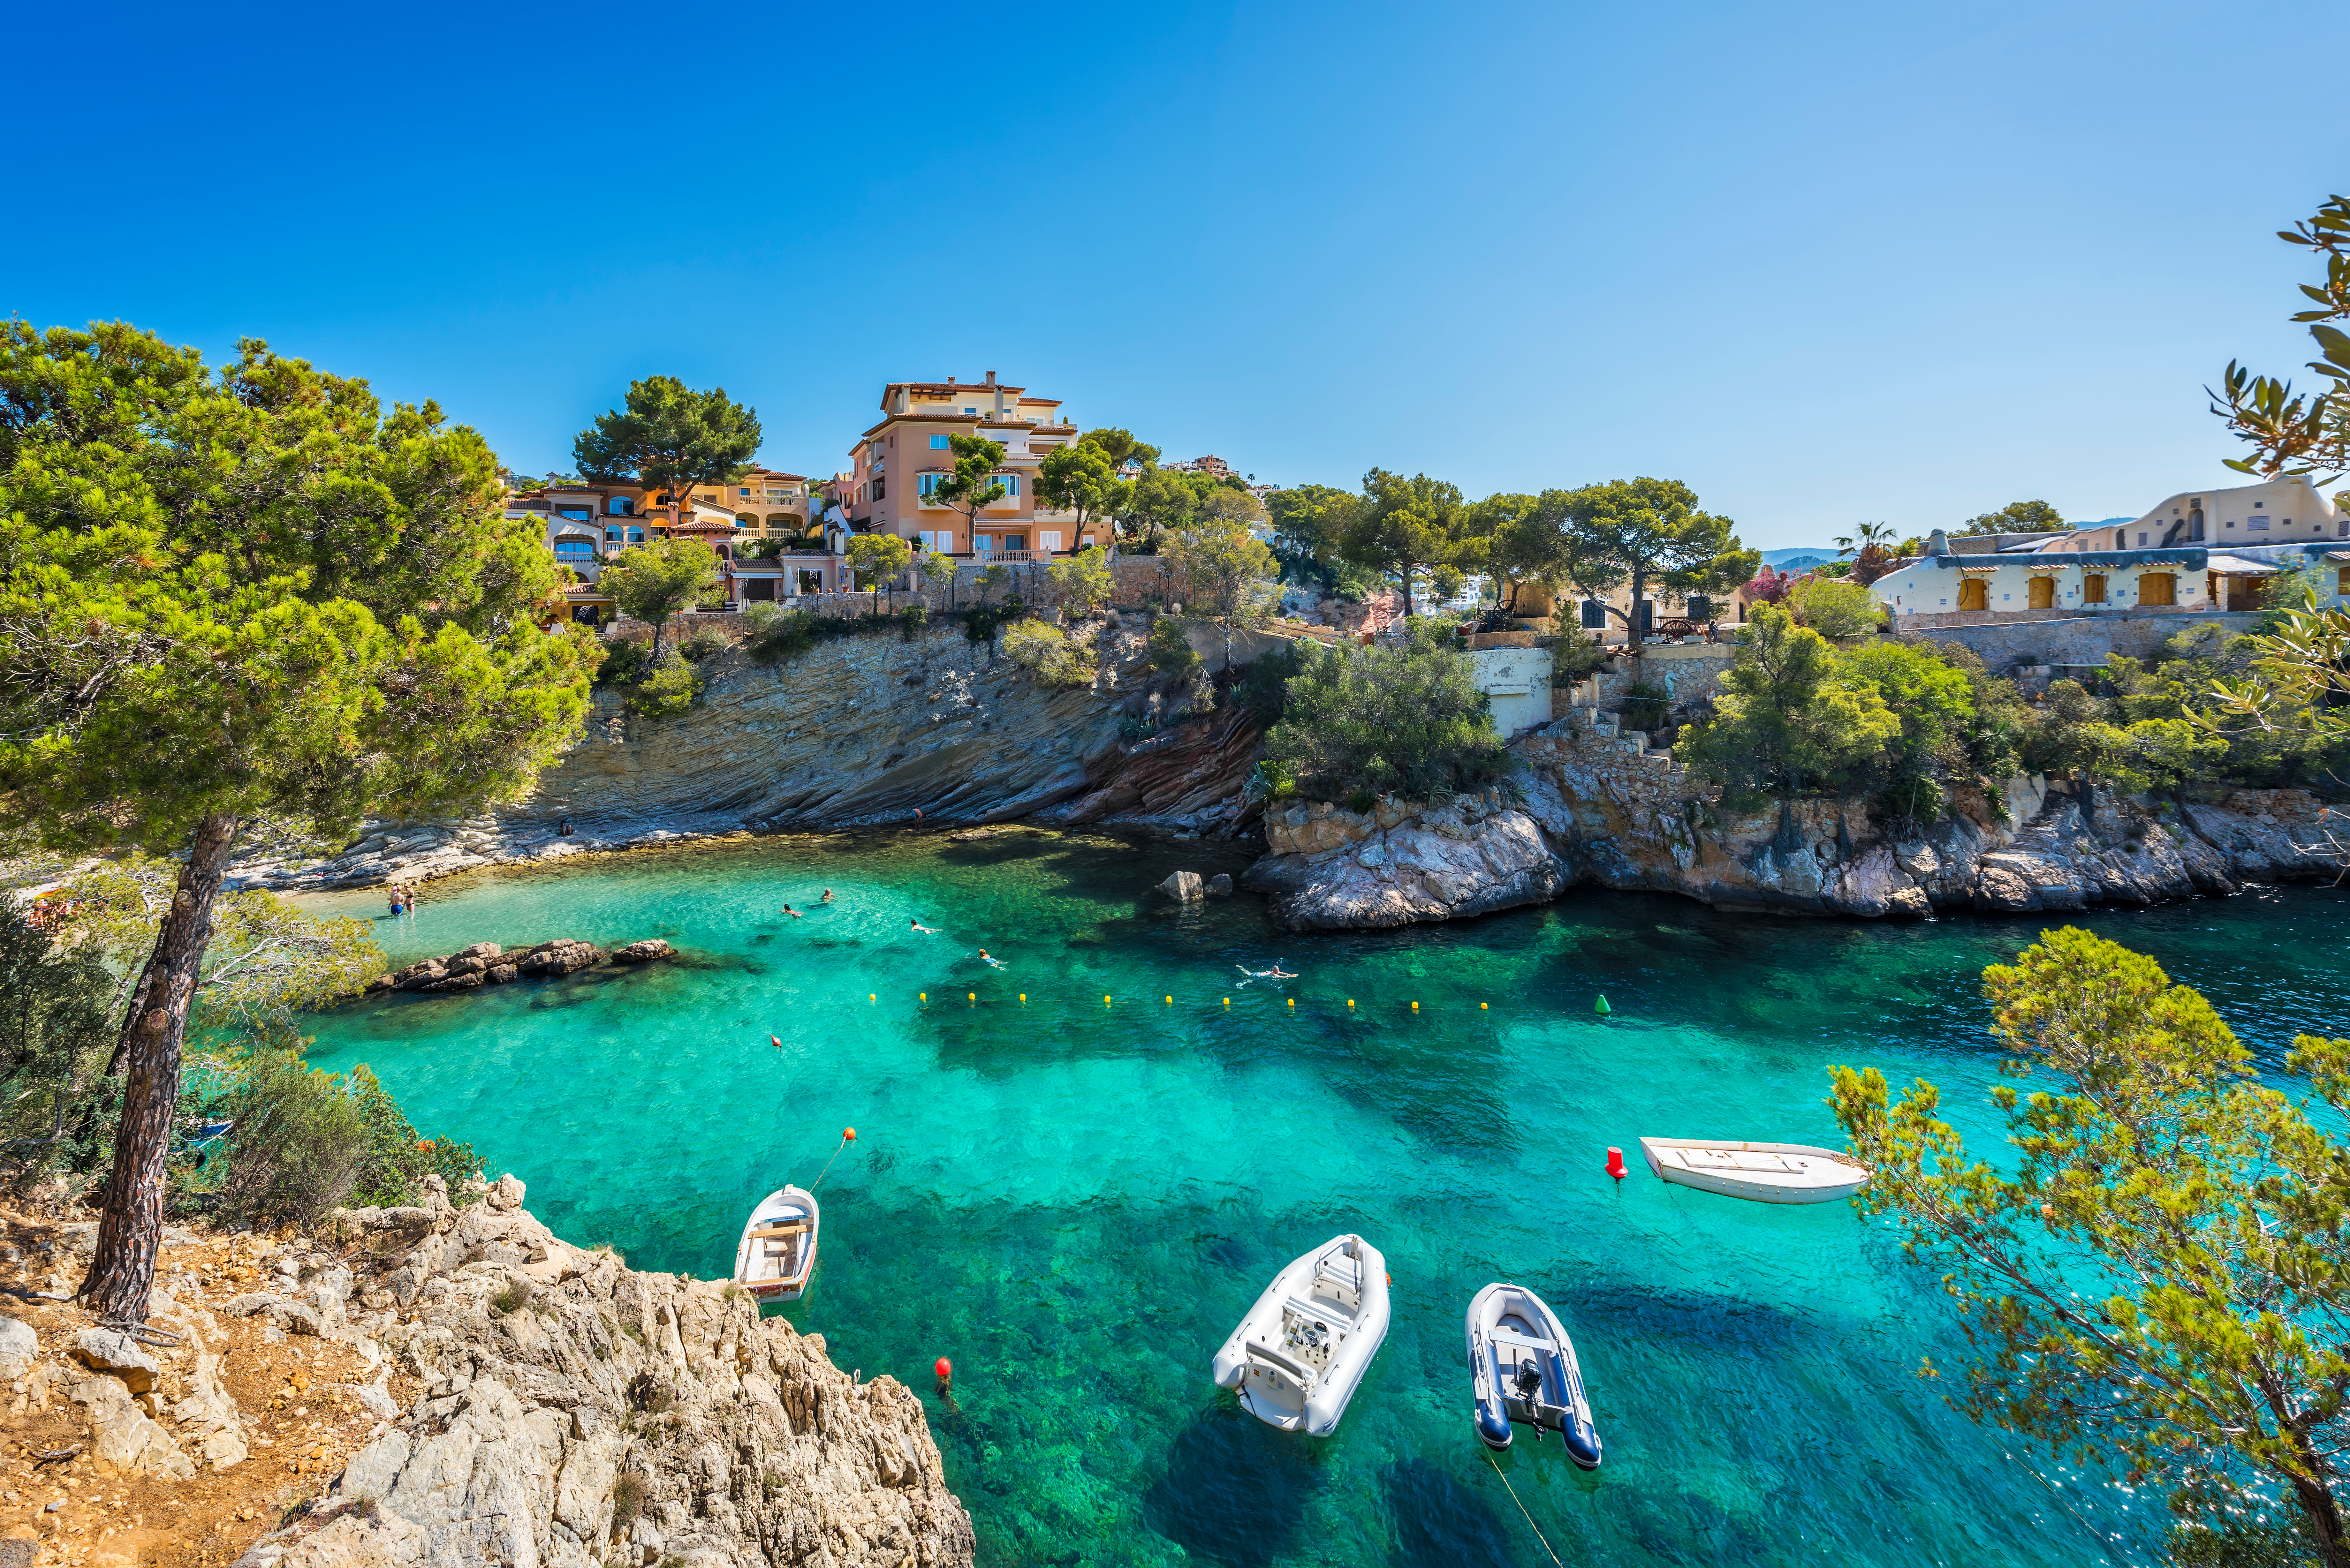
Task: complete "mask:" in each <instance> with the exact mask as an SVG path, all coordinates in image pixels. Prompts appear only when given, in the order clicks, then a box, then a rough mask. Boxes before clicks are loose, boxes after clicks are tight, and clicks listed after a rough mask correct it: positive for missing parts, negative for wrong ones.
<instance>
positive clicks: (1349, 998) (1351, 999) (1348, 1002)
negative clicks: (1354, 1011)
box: [1347, 996, 1355, 1007]
mask: <svg viewBox="0 0 2350 1568" xmlns="http://www.w3.org/2000/svg"><path fill="white" fill-rule="evenodd" d="M1354 1005H1355V999H1354V998H1353V997H1351V996H1350V997H1348V998H1347V1006H1349V1007H1352V1006H1354Z"/></svg>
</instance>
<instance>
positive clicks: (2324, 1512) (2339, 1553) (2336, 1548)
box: [2293, 1447, 2350, 1568]
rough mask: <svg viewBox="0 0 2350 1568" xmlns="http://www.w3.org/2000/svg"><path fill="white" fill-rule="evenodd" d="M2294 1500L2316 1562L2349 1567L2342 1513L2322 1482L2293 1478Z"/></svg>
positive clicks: (2328, 1567) (2329, 1566) (2349, 1545)
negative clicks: (2297, 1504)
mask: <svg viewBox="0 0 2350 1568" xmlns="http://www.w3.org/2000/svg"><path fill="white" fill-rule="evenodd" d="M2304 1451H2306V1450H2305V1447H2304ZM2293 1501H2296V1502H2298V1503H2299V1504H2300V1505H2301V1517H2302V1521H2303V1523H2305V1524H2306V1525H2308V1527H2309V1539H2310V1541H2311V1542H2312V1543H2314V1545H2315V1546H2316V1548H2317V1560H2318V1562H2320V1563H2324V1568H2350V1542H2345V1541H2344V1540H2343V1532H2342V1510H2341V1509H2340V1507H2339V1506H2338V1505H2336V1503H2335V1502H2334V1493H2333V1492H2332V1490H2329V1489H2328V1488H2327V1487H2326V1486H2325V1485H2324V1483H2323V1482H2322V1481H2313V1480H2302V1479H2300V1478H2299V1477H2295V1478H2294V1479H2293Z"/></svg>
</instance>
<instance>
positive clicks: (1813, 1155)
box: [1640, 1137, 1868, 1203]
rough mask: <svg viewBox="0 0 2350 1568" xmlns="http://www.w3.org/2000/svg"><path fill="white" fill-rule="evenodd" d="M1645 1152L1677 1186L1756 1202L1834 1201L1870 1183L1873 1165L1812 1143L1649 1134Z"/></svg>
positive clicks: (1660, 1173)
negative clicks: (1859, 1161)
mask: <svg viewBox="0 0 2350 1568" xmlns="http://www.w3.org/2000/svg"><path fill="white" fill-rule="evenodd" d="M1640 1153H1641V1154H1642V1155H1644V1156H1646V1157H1647V1158H1648V1168H1649V1169H1650V1170H1653V1171H1655V1172H1656V1173H1657V1175H1658V1177H1659V1179H1662V1180H1665V1181H1669V1182H1671V1183H1672V1184H1673V1185H1674V1186H1676V1187H1694V1188H1696V1189H1698V1190H1700V1192H1719V1193H1721V1195H1722V1196H1723V1197H1724V1198H1744V1199H1750V1200H1752V1201H1753V1202H1756V1203H1832V1202H1834V1201H1835V1199H1839V1198H1849V1197H1851V1196H1852V1195H1853V1194H1854V1193H1856V1192H1857V1191H1859V1190H1860V1189H1862V1188H1864V1187H1866V1186H1867V1185H1868V1168H1867V1167H1866V1166H1863V1165H1860V1164H1857V1163H1856V1162H1855V1161H1854V1160H1853V1158H1851V1157H1850V1156H1849V1155H1843V1154H1838V1153H1837V1152H1836V1151H1835V1150H1834V1149H1832V1148H1814V1147H1811V1146H1810V1145H1809V1144H1801V1143H1724V1142H1721V1140H1719V1139H1708V1138H1696V1137H1644V1138H1642V1139H1641V1140H1640Z"/></svg>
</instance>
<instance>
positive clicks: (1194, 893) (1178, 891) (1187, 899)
mask: <svg viewBox="0 0 2350 1568" xmlns="http://www.w3.org/2000/svg"><path fill="white" fill-rule="evenodd" d="M1159 891H1160V892H1162V893H1164V894H1166V895H1167V896H1168V897H1169V898H1172V899H1174V900H1175V901H1176V902H1177V903H1179V904H1196V903H1198V902H1199V901H1200V900H1201V899H1202V898H1206V897H1207V896H1208V886H1207V884H1206V883H1204V882H1202V881H1201V880H1200V874H1199V873H1198V872H1197V871H1170V872H1169V873H1167V880H1165V881H1164V882H1161V883H1159Z"/></svg>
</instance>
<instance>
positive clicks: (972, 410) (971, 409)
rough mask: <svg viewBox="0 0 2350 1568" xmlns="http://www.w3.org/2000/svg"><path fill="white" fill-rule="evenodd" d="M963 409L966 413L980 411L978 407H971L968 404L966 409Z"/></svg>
mask: <svg viewBox="0 0 2350 1568" xmlns="http://www.w3.org/2000/svg"><path fill="white" fill-rule="evenodd" d="M962 411H963V412H964V413H967V414H975V413H977V412H979V410H977V409H974V408H971V407H969V406H968V405H966V406H965V407H964V409H963V410H962Z"/></svg>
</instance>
